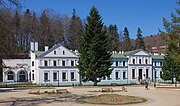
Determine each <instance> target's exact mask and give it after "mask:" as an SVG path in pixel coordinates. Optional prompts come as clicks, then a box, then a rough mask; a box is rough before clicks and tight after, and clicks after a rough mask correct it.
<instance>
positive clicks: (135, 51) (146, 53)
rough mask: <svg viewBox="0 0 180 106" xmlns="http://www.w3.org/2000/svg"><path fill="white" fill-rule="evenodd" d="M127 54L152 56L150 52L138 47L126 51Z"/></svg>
mask: <svg viewBox="0 0 180 106" xmlns="http://www.w3.org/2000/svg"><path fill="white" fill-rule="evenodd" d="M125 55H128V56H132V55H142V56H150V54H149V53H148V52H146V51H144V50H142V49H136V50H133V51H129V52H125Z"/></svg>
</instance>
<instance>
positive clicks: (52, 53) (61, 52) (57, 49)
mask: <svg viewBox="0 0 180 106" xmlns="http://www.w3.org/2000/svg"><path fill="white" fill-rule="evenodd" d="M43 57H71V58H72V57H75V58H77V57H78V56H77V55H75V53H74V52H72V51H70V50H69V49H67V48H66V47H64V46H63V45H61V44H57V45H55V46H53V47H52V48H51V49H49V50H47V51H46V52H44V53H43V54H41V55H40V56H39V58H43Z"/></svg>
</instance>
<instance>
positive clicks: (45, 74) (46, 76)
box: [44, 73, 48, 81]
mask: <svg viewBox="0 0 180 106" xmlns="http://www.w3.org/2000/svg"><path fill="white" fill-rule="evenodd" d="M44 80H45V81H47V80H48V73H44Z"/></svg>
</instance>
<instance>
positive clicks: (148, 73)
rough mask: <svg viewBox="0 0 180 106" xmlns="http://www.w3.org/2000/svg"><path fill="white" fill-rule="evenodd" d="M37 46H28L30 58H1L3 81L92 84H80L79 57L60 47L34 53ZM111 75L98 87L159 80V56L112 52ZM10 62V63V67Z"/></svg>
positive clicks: (33, 44) (103, 79) (46, 48)
mask: <svg viewBox="0 0 180 106" xmlns="http://www.w3.org/2000/svg"><path fill="white" fill-rule="evenodd" d="M37 46H38V44H37V43H31V51H30V59H14V60H13V59H11V60H8V59H3V66H4V68H3V82H9V81H11V82H13V81H14V82H26V81H30V82H32V83H36V84H52V85H73V84H80V83H82V84H93V83H92V82H90V81H89V82H81V80H80V75H79V70H78V68H77V66H76V65H77V64H78V60H79V56H78V55H77V53H76V52H77V51H76V52H73V51H71V50H69V49H67V48H66V47H64V46H62V45H61V44H57V45H55V46H53V47H52V48H50V49H48V47H47V46H46V47H45V51H38V47H37ZM111 61H112V66H111V68H112V69H113V70H112V73H111V74H110V75H109V76H106V77H104V78H101V82H99V83H98V84H104V85H106V84H114V83H115V84H132V83H139V82H141V81H143V80H149V81H154V79H155V77H156V80H158V81H162V79H161V78H160V73H161V72H162V69H161V67H162V62H163V56H162V55H156V56H155V55H152V54H149V53H148V52H146V51H144V50H142V49H137V50H134V51H129V52H125V53H124V52H119V53H117V52H113V54H112V60H111ZM12 63H13V64H12Z"/></svg>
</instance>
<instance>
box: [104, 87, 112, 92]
mask: <svg viewBox="0 0 180 106" xmlns="http://www.w3.org/2000/svg"><path fill="white" fill-rule="evenodd" d="M101 91H102V92H113V89H112V88H101Z"/></svg>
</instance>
